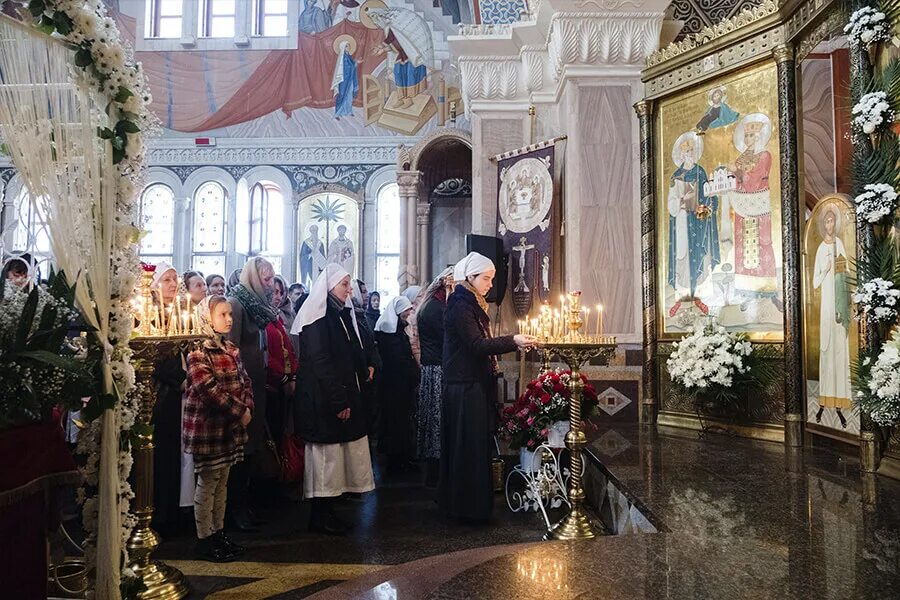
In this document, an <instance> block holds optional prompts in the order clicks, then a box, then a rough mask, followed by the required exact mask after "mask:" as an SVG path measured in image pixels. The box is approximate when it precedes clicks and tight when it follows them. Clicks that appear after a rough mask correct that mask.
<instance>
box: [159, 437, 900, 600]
mask: <svg viewBox="0 0 900 600" xmlns="http://www.w3.org/2000/svg"><path fill="white" fill-rule="evenodd" d="M610 431H613V430H608V431H601V432H600V434H599V435H598V437H597V438H596V439H595V440H594V443H593V444H592V445H591V454H592V456H591V460H590V461H589V467H588V468H589V469H590V471H589V473H588V479H590V480H591V481H592V485H591V489H590V490H589V493H590V496H591V499H592V501H593V503H594V505H595V506H597V507H602V506H603V504H602V503H603V502H606V503H607V506H606V508H605V509H603V508H601V511H604V510H605V514H604V521H606V522H607V523H626V522H627V519H626V518H625V514H626V513H627V514H628V515H631V517H632V518H631V523H632V525H634V526H632V527H631V528H630V529H629V527H627V526H623V527H621V528H620V529H619V531H621V532H623V533H622V534H621V535H610V536H605V537H601V538H598V539H596V540H592V541H587V542H573V543H564V542H552V543H548V542H539V541H538V540H539V538H540V535H541V533H542V532H541V531H540V527H541V521H540V519H539V518H538V517H536V516H535V515H534V513H530V514H527V515H525V514H521V513H519V514H515V515H512V514H510V513H509V511H508V510H507V509H506V507H505V506H501V504H502V502H501V499H500V498H499V497H498V499H497V510H496V516H497V522H496V523H495V524H494V525H493V526H491V527H488V528H475V527H464V526H459V525H454V524H450V523H446V522H444V521H443V520H441V519H440V517H439V516H438V514H437V510H436V507H435V506H434V504H433V501H432V499H431V498H430V496H429V495H428V493H427V492H426V491H424V490H423V489H422V488H419V487H417V486H416V485H415V484H414V482H406V483H401V484H394V485H387V486H383V487H382V488H381V489H379V490H378V492H377V493H376V494H375V495H374V496H373V497H372V498H371V499H369V500H368V501H366V502H365V503H362V504H361V505H358V506H354V505H352V504H351V503H348V504H347V505H345V506H344V507H343V508H342V510H343V511H348V512H347V514H350V512H349V511H354V510H357V511H359V512H360V514H361V515H362V519H361V521H360V524H359V527H358V528H357V530H356V531H355V532H354V535H353V536H352V537H350V538H348V539H340V538H337V539H335V538H324V537H318V536H311V535H309V534H307V533H298V532H297V531H296V529H297V524H298V523H299V518H300V517H301V516H302V515H299V514H298V511H297V510H296V509H294V510H293V513H292V514H291V516H290V517H287V519H289V520H291V522H292V523H293V525H287V524H286V523H285V519H281V520H280V521H279V522H278V523H273V525H270V526H269V527H270V529H269V530H267V531H266V532H265V536H264V537H261V538H259V539H257V540H256V541H252V540H248V546H250V550H249V552H248V555H247V557H246V559H247V561H253V562H243V563H232V564H230V565H213V566H211V565H208V564H206V563H193V562H181V561H177V560H171V562H172V563H173V564H175V565H177V566H179V567H180V568H183V570H184V571H185V573H186V574H188V575H189V579H190V581H191V584H192V585H193V586H194V589H195V596H194V597H197V598H202V597H210V598H247V599H250V598H279V599H281V598H304V597H310V598H316V599H318V600H332V599H334V600H337V599H346V598H367V599H372V600H375V599H389V598H390V599H399V600H406V599H412V598H428V599H445V598H446V599H456V598H478V599H485V600H491V599H501V598H502V599H504V600H507V599H518V598H523V599H529V598H535V599H538V598H540V599H542V600H543V599H546V598H554V599H555V598H560V599H567V598H615V599H627V598H646V599H650V598H654V599H655V598H672V599H682V598H704V599H705V598H730V599H733V598H835V599H838V598H839V599H849V598H854V599H856V598H898V597H900V482H896V481H892V480H887V479H884V478H869V479H862V478H861V477H860V474H859V472H858V469H857V466H856V461H855V459H854V458H853V457H852V456H849V455H848V456H842V455H837V454H832V453H829V452H827V451H823V450H815V451H813V450H809V449H804V450H800V451H791V450H790V449H785V448H784V447H783V446H781V445H778V444H772V443H767V442H755V441H750V440H742V439H733V438H728V437H720V436H715V435H713V436H710V437H709V438H708V439H707V440H704V441H701V440H698V439H697V436H696V433H695V432H682V431H677V430H663V429H662V428H660V430H658V431H657V430H656V429H651V428H645V429H641V428H637V427H634V428H617V429H616V430H615V431H613V434H610ZM604 436H605V437H604ZM611 439H612V441H611ZM612 442H615V443H612ZM610 490H614V491H615V493H614V494H610ZM623 519H625V520H623ZM637 525H640V526H637ZM654 530H655V531H658V533H642V532H645V531H654ZM626 531H632V532H634V533H624V532H626ZM189 547H190V546H189V545H188V540H181V541H179V540H175V541H172V542H169V543H167V544H166V545H164V547H163V551H162V552H161V553H160V557H165V558H167V559H177V558H179V557H183V556H185V554H184V552H185V551H186V549H187V548H189ZM391 565H393V566H391ZM207 594H209V595H208V596H207Z"/></svg>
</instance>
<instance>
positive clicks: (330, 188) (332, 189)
mask: <svg viewBox="0 0 900 600" xmlns="http://www.w3.org/2000/svg"><path fill="white" fill-rule="evenodd" d="M325 192H327V193H330V194H341V195H343V196H348V197H350V198H352V199H353V200H355V201H356V203H357V204H358V205H359V209H360V210H362V206H363V204H364V203H365V201H366V194H365V190H361V191H359V192H354V191H351V190H349V189H348V188H346V187H344V186H342V185H340V184H339V183H323V184H320V185H316V186H313V187H311V188H308V189H305V190H303V191H302V192H299V193H296V192H295V193H294V203H295V204H296V205H297V206H299V205H300V203H301V202H303V201H304V200H306V199H307V198H309V197H310V196H315V195H316V194H322V193H325Z"/></svg>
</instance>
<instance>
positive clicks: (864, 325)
mask: <svg viewBox="0 0 900 600" xmlns="http://www.w3.org/2000/svg"><path fill="white" fill-rule="evenodd" d="M873 73H874V67H873V65H872V64H871V62H870V61H869V53H868V52H867V51H866V50H865V49H863V48H856V49H854V48H851V49H850V79H851V81H869V80H871V78H872V75H873ZM857 100H858V98H855V97H854V98H852V99H851V102H853V103H855V102H856V101H857ZM853 147H854V150H855V153H854V160H866V159H868V158H869V157H870V156H871V154H872V145H871V141H870V140H869V136H867V135H865V134H863V133H861V132H857V131H854V133H853ZM874 244H875V231H874V230H873V229H872V225H871V224H869V223H867V222H865V221H861V220H859V219H857V221H856V256H857V257H862V256H866V255H867V254H868V253H869V252H870V251H871V250H872V246H873V245H874ZM878 346H879V340H878V331H877V329H876V328H875V327H870V326H869V323H868V322H867V321H866V320H865V319H860V321H859V349H860V352H864V351H872V350H874V349H876V348H877V347H878ZM859 429H860V431H859V464H860V468H861V469H862V472H863V474H866V473H874V472H875V471H877V470H878V465H879V463H880V462H881V454H882V453H881V448H880V447H879V446H880V442H881V436H880V435H879V432H878V430H877V426H876V425H875V423H873V422H872V419H870V418H869V416H868V415H866V414H865V413H863V412H860V413H859ZM872 489H873V488H872V482H871V477H870V478H868V480H867V478H866V477H863V494H864V497H865V496H866V495H867V492H869V491H871V490H872ZM869 495H871V494H869Z"/></svg>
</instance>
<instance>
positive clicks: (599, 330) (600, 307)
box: [597, 304, 603, 339]
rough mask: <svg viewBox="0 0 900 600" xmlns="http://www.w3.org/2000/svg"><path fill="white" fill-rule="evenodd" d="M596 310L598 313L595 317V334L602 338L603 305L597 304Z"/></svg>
mask: <svg viewBox="0 0 900 600" xmlns="http://www.w3.org/2000/svg"><path fill="white" fill-rule="evenodd" d="M597 312H598V313H599V314H600V316H599V318H598V319H597V335H598V336H599V337H600V338H601V339H602V338H603V305H602V304H598V305H597Z"/></svg>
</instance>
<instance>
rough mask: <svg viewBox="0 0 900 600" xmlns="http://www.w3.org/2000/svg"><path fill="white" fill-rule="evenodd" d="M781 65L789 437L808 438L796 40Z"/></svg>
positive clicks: (778, 56)
mask: <svg viewBox="0 0 900 600" xmlns="http://www.w3.org/2000/svg"><path fill="white" fill-rule="evenodd" d="M773 54H774V56H775V63H776V65H777V68H778V136H779V141H780V143H779V148H780V158H781V231H782V233H781V237H782V243H783V255H784V256H783V260H782V292H783V294H784V403H785V406H784V440H785V444H787V445H788V446H791V447H798V446H800V445H801V444H802V443H803V429H802V427H803V398H804V397H805V389H804V387H805V386H804V379H803V353H802V350H801V347H802V344H803V331H802V329H801V327H802V312H801V310H802V302H803V296H802V295H801V290H800V279H801V273H800V185H799V173H798V147H797V142H798V140H797V82H796V79H797V63H796V61H795V59H794V49H793V47H792V46H788V45H781V46H778V47H776V48H775V49H774V50H773Z"/></svg>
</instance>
